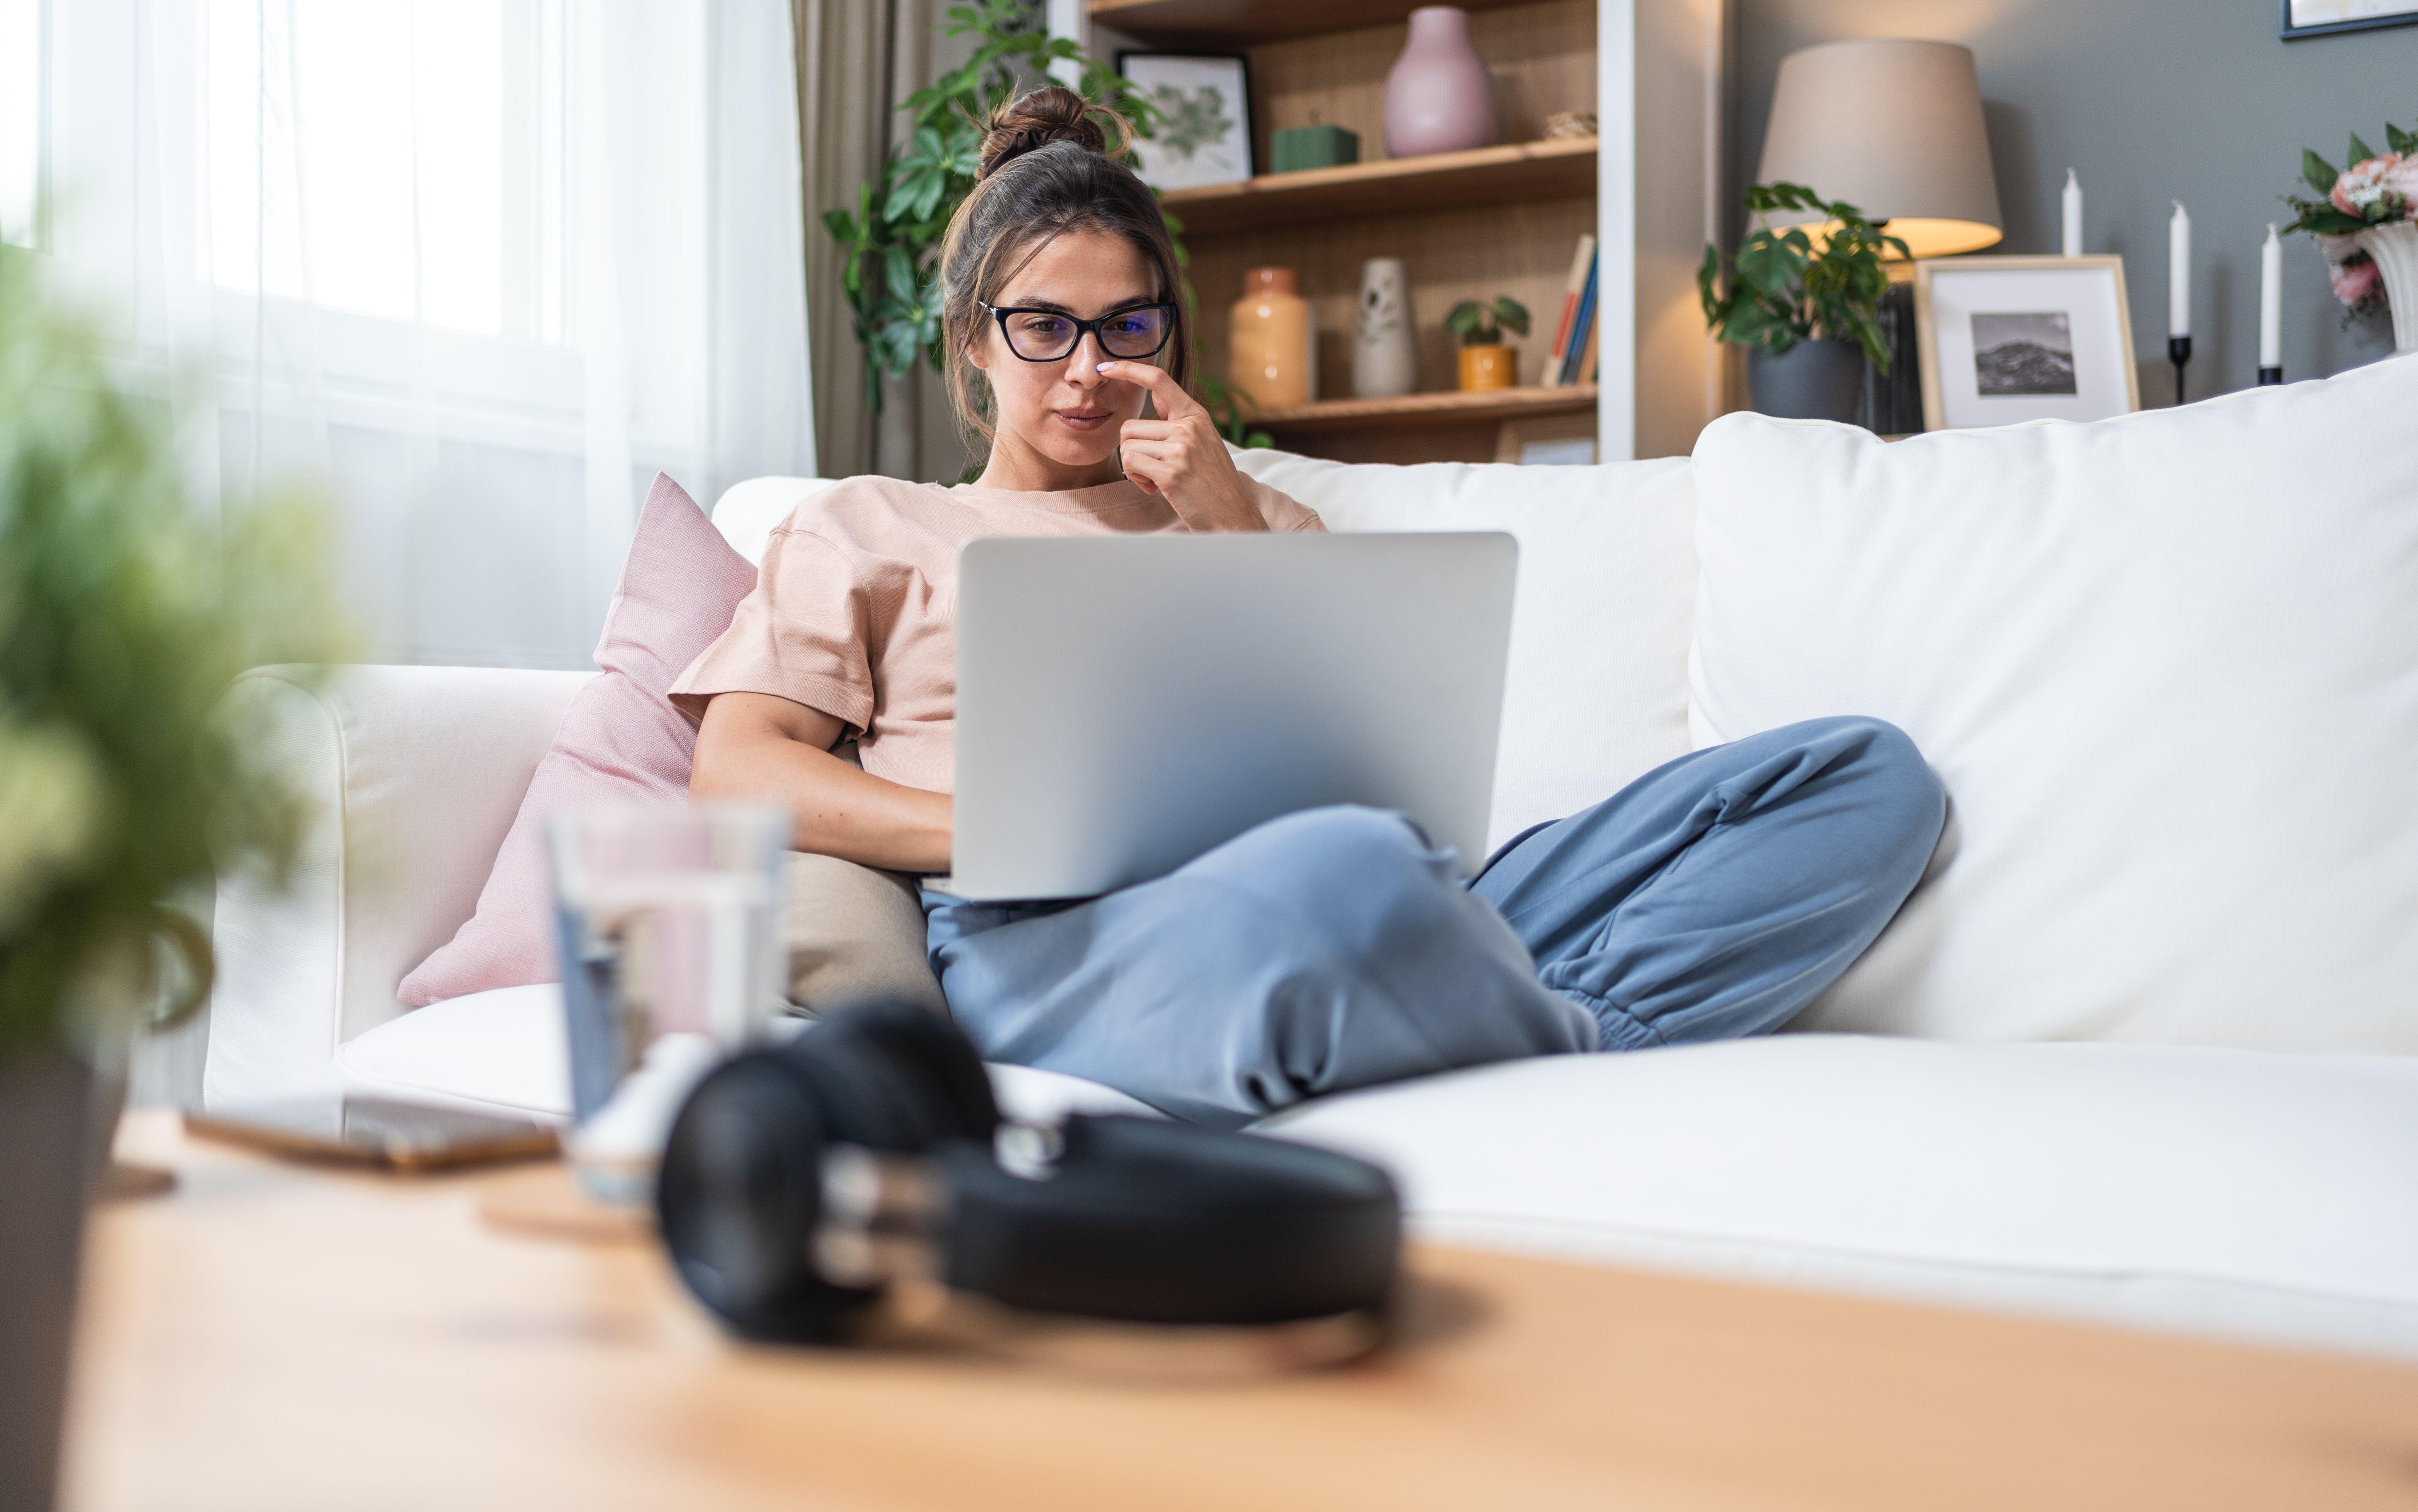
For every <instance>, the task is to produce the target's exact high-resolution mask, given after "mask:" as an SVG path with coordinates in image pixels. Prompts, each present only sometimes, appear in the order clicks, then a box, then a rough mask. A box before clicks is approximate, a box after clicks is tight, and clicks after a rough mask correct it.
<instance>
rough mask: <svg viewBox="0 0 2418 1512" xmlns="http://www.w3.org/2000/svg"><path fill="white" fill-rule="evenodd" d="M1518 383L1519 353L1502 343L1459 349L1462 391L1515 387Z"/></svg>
mask: <svg viewBox="0 0 2418 1512" xmlns="http://www.w3.org/2000/svg"><path fill="white" fill-rule="evenodd" d="M1519 385H1520V354H1519V353H1518V352H1517V351H1514V350H1513V349H1512V348H1510V347H1508V346H1504V345H1495V346H1464V347H1462V349H1461V387H1462V389H1463V390H1464V391H1468V390H1474V389H1516V388H1518V387H1519Z"/></svg>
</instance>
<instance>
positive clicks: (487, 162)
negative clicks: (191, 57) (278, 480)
mask: <svg viewBox="0 0 2418 1512" xmlns="http://www.w3.org/2000/svg"><path fill="white" fill-rule="evenodd" d="M8 3H18V4H22V3H24V0H0V4H8ZM563 3H564V0H404V3H400V4H379V5H363V4H361V3H360V0H210V3H209V5H208V15H207V28H208V31H207V49H206V51H207V58H206V61H205V63H204V68H205V69H207V78H206V80H205V90H204V94H205V98H206V99H207V100H208V107H207V108H208V130H207V133H206V139H207V145H206V146H205V147H204V148H203V149H202V150H204V151H205V152H206V153H207V161H206V162H205V163H203V164H201V165H200V166H201V167H202V168H203V169H204V173H203V181H204V182H205V183H207V185H208V186H209V188H208V206H207V213H208V217H209V232H208V235H207V237H205V238H203V240H202V243H201V249H200V250H201V254H202V257H203V261H204V265H205V266H204V267H203V268H202V272H203V275H204V276H205V277H206V278H208V279H210V280H213V281H215V282H216V283H219V284H221V285H222V286H223V287H226V288H230V289H235V290H238V291H242V292H246V293H251V292H259V293H263V294H268V295H270V296H275V297H282V298H290V299H297V300H301V301H305V302H308V303H312V304H317V305H323V306H328V307H330V308H333V309H339V310H348V311H356V312H359V313H363V314H370V315H379V316H384V317H386V318H388V319H391V320H400V321H410V322H415V323H421V324H426V325H432V326H439V327H445V328H451V329H455V330H461V331H466V332H471V333H475V334H479V335H487V336H515V337H521V338H525V339H528V340H533V341H540V342H545V343H549V344H553V343H559V342H560V341H561V340H562V337H563V299H564V293H565V290H564V283H565V280H564V278H563V276H562V267H563V257H562V251H563V248H562V237H563V214H564V171H563V170H564V153H563V140H564V132H563V128H562V121H563V83H564V78H563V76H564V69H563V59H564V45H563V44H564V37H563V24H564V18H563Z"/></svg>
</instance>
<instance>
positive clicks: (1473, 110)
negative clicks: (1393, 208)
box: [1385, 6, 1494, 158]
mask: <svg viewBox="0 0 2418 1512" xmlns="http://www.w3.org/2000/svg"><path fill="white" fill-rule="evenodd" d="M1492 145H1494V81H1493V80H1492V79H1491V78H1489V77H1488V76H1487V73H1486V61H1485V60H1484V59H1483V58H1480V57H1479V56H1478V55H1477V49H1476V48H1474V47H1472V46H1470V45H1469V12H1468V11H1466V10H1463V9H1462V8H1460V7H1458V6H1423V7H1421V8H1419V9H1416V10H1414V11H1412V12H1411V40H1410V45H1409V46H1407V47H1405V48H1403V49H1402V55H1401V56H1400V57H1399V58H1397V59H1395V60H1394V71H1393V72H1391V73H1388V74H1387V75H1385V150H1386V152H1388V153H1390V154H1391V155H1393V156H1394V157H1397V158H1417V157H1424V156H1425V155H1427V154H1428V153H1431V152H1460V151H1463V150H1465V149H1467V148H1470V147H1487V146H1492Z"/></svg>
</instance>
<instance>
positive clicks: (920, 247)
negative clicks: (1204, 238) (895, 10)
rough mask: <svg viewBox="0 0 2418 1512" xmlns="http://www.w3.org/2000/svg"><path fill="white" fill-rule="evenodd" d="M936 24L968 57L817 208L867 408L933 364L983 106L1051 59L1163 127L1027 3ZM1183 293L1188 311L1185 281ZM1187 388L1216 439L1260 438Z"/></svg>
mask: <svg viewBox="0 0 2418 1512" xmlns="http://www.w3.org/2000/svg"><path fill="white" fill-rule="evenodd" d="M941 29H942V34H943V35H944V36H947V37H950V38H972V41H973V51H972V53H971V54H970V55H969V56H968V57H967V58H966V60H965V62H963V63H961V64H959V65H958V66H957V67H956V68H954V69H950V70H948V71H947V72H946V73H943V74H942V75H941V77H940V78H938V79H936V80H934V81H933V83H932V84H930V85H929V86H928V87H926V88H923V89H918V90H917V91H915V92H914V93H913V94H911V95H910V96H908V97H907V102H906V103H905V104H904V105H901V106H900V107H899V109H900V110H902V111H904V112H906V113H907V114H908V115H910V116H911V118H912V120H913V123H914V129H913V131H912V133H911V136H910V137H909V139H908V140H907V142H905V143H904V144H903V145H900V146H898V147H896V148H895V149H893V151H892V152H891V154H890V157H889V160H888V161H887V162H886V163H884V165H883V168H882V174H881V176H880V179H878V180H876V181H875V182H873V183H869V184H865V185H862V186H860V187H859V188H858V191H857V199H856V206H855V207H854V208H853V209H835V210H827V211H825V212H824V213H823V224H824V226H825V228H826V229H828V230H829V231H830V232H831V234H832V237H834V239H835V240H837V241H838V242H839V244H840V247H841V250H842V252H843V253H844V254H845V256H846V259H847V261H846V262H845V263H844V264H843V265H842V271H841V274H840V283H841V287H842V288H843V290H844V291H845V292H846V294H847V296H848V302H849V325H850V327H851V328H852V329H853V330H854V331H855V333H856V339H857V343H858V344H859V345H861V346H862V347H863V348H864V349H865V399H866V402H867V403H868V404H870V405H873V407H874V408H876V409H880V407H881V402H882V385H883V384H884V383H886V382H890V381H894V380H895V379H898V378H901V377H904V376H906V374H908V373H910V372H911V371H912V370H913V369H914V367H915V364H916V363H917V362H918V361H919V360H920V361H922V362H925V363H926V364H928V365H929V366H930V368H931V370H932V371H933V372H935V373H938V372H940V371H941V288H940V252H941V236H942V234H943V233H945V232H946V231H947V229H948V225H949V217H950V216H951V215H952V214H954V213H955V212H956V207H957V205H958V203H959V202H960V201H962V200H963V199H964V198H965V197H966V195H967V194H968V193H969V192H971V191H972V189H973V186H974V172H975V169H976V168H977V167H978V166H979V165H980V162H981V159H982V138H983V130H982V122H983V120H984V119H985V117H987V115H989V114H990V113H991V111H992V110H993V109H995V108H996V107H997V106H999V105H1001V104H1002V103H1004V102H1006V101H1007V100H1009V99H1014V98H1015V97H1016V96H1017V95H1018V94H1020V93H1022V92H1023V91H1025V90H1027V89H1031V88H1033V87H1034V86H1035V85H1036V84H1040V83H1042V82H1044V81H1045V80H1046V79H1047V78H1048V75H1049V72H1050V69H1051V68H1052V67H1053V66H1055V65H1061V64H1072V65H1073V66H1074V72H1075V73H1076V82H1075V84H1074V86H1073V87H1074V89H1075V91H1076V93H1078V94H1079V95H1081V96H1082V97H1083V98H1084V99H1090V100H1096V101H1098V102H1099V103H1101V104H1103V105H1107V106H1109V107H1110V108H1111V109H1113V110H1115V111H1116V112H1117V113H1118V114H1119V115H1123V116H1124V117H1125V119H1126V120H1127V121H1129V122H1131V123H1132V124H1133V128H1134V133H1135V135H1136V137H1138V138H1139V139H1140V140H1143V141H1148V140H1150V139H1151V138H1152V137H1153V136H1154V135H1155V133H1156V132H1157V131H1159V130H1161V129H1162V127H1163V126H1164V125H1165V123H1164V122H1163V121H1162V119H1161V116H1160V113H1159V111H1158V109H1157V107H1156V106H1155V105H1153V104H1152V103H1151V102H1150V100H1149V99H1148V98H1147V97H1145V96H1144V95H1142V94H1141V93H1140V92H1139V91H1137V90H1136V89H1134V88H1133V87H1132V86H1131V85H1130V84H1127V83H1126V82H1125V78H1124V76H1123V75H1121V74H1119V73H1118V72H1117V71H1116V69H1114V68H1112V67H1110V65H1108V64H1105V63H1103V62H1101V61H1100V60H1099V59H1097V58H1095V57H1093V56H1092V55H1090V54H1089V53H1085V52H1084V51H1083V50H1082V49H1081V48H1080V47H1078V46H1077V45H1076V44H1075V43H1074V42H1073V41H1071V40H1069V39H1067V38H1063V37H1051V36H1050V35H1048V30H1047V28H1046V27H1045V26H1044V25H1043V23H1042V18H1041V14H1040V8H1039V7H1038V6H1037V5H1036V4H1034V3H1033V0H978V3H977V4H973V5H961V6H955V7H952V8H950V9H949V11H948V14H947V17H946V19H945V21H944V23H943V24H942V28H941ZM1112 145H1121V144H1112ZM1167 229H1168V232H1169V234H1170V235H1171V237H1174V238H1175V255H1176V260H1177V262H1178V263H1179V264H1183V265H1185V266H1189V257H1188V254H1187V253H1186V251H1185V247H1184V238H1183V230H1184V226H1183V222H1182V221H1178V220H1177V219H1176V218H1175V217H1174V216H1172V215H1170V216H1168V218H1167ZM1184 300H1185V303H1186V306H1187V307H1188V308H1189V309H1191V310H1192V311H1193V312H1194V313H1198V310H1199V299H1198V298H1197V297H1196V296H1195V295H1194V293H1193V291H1192V287H1191V284H1190V283H1189V282H1188V281H1187V282H1186V285H1185V288H1184ZM1196 345H1197V342H1196ZM1198 387H1199V388H1200V389H1201V399H1202V402H1203V403H1204V404H1205V405H1207V406H1208V408H1209V411H1210V413H1211V414H1212V415H1214V416H1215V417H1217V422H1218V428H1219V430H1220V431H1222V432H1223V433H1224V434H1225V435H1226V437H1227V439H1229V440H1231V441H1233V442H1235V443H1236V444H1237V445H1249V446H1266V445H1267V444H1268V438H1267V436H1266V435H1263V434H1261V433H1257V432H1253V431H1250V430H1249V429H1248V428H1247V425H1246V423H1245V422H1244V420H1243V419H1242V417H1241V402H1242V401H1244V400H1246V399H1247V396H1246V395H1242V394H1240V393H1239V392H1238V391H1237V390H1235V389H1233V388H1232V386H1230V385H1228V384H1226V383H1224V382H1222V381H1220V380H1219V379H1217V378H1216V377H1213V376H1207V375H1203V376H1202V377H1201V378H1200V379H1199V380H1198Z"/></svg>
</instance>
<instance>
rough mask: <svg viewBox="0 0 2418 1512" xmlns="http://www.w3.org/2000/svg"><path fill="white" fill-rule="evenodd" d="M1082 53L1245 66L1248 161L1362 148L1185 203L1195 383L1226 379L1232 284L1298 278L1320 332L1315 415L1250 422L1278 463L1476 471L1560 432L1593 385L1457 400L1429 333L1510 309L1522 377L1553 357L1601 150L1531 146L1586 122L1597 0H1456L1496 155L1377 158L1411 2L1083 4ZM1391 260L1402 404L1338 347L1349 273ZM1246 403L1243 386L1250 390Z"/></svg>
mask: <svg viewBox="0 0 2418 1512" xmlns="http://www.w3.org/2000/svg"><path fill="white" fill-rule="evenodd" d="M1088 4H1089V21H1090V24H1091V27H1092V29H1093V36H1092V38H1091V46H1092V48H1093V50H1094V52H1096V53H1100V54H1101V55H1104V56H1105V55H1109V54H1111V53H1114V52H1116V51H1117V50H1118V49H1119V48H1122V47H1125V46H1148V47H1158V48H1174V49H1183V48H1198V49H1200V50H1202V51H1220V52H1240V53H1244V54H1245V56H1246V57H1247V59H1248V66H1249V70H1250V82H1251V93H1252V119H1251V123H1250V124H1251V130H1252V132H1253V136H1254V147H1255V157H1256V160H1258V161H1260V162H1262V163H1265V162H1268V161H1270V160H1272V157H1273V154H1272V152H1271V150H1270V145H1269V139H1270V137H1271V136H1272V135H1273V134H1274V133H1275V132H1276V131H1278V130H1285V129H1286V128H1289V127H1295V126H1307V125H1310V124H1312V123H1313V121H1323V122H1326V123H1329V124H1332V125H1336V126H1341V127H1343V128H1345V129H1347V130H1351V131H1353V132H1354V133H1356V134H1357V135H1358V136H1359V138H1360V156H1361V160H1360V161H1359V162H1357V163H1354V164H1350V165H1347V166H1344V167H1339V168H1322V169H1312V170H1309V171H1308V172H1303V173H1294V174H1281V175H1274V174H1263V175H1262V176H1259V177H1256V178H1252V179H1249V180H1247V181H1244V182H1241V183H1235V184H1220V185H1214V186H1209V187H1204V188H1200V189H1189V190H1180V191H1173V192H1171V193H1170V194H1169V195H1168V196H1167V205H1168V208H1169V209H1170V210H1171V211H1172V212H1173V213H1174V214H1175V216H1176V218H1177V219H1178V220H1180V221H1182V222H1183V224H1184V236H1185V241H1186V246H1187V248H1188V249H1189V251H1190V252H1191V259H1192V268H1191V276H1192V284H1193V288H1194V290H1195V291H1196V292H1197V293H1198V294H1199V296H1200V299H1201V311H1200V332H1199V333H1200V335H1201V339H1202V342H1203V344H1204V346H1205V348H1206V366H1207V369H1208V371H1210V372H1212V373H1217V374H1225V373H1226V372H1227V370H1228V352H1227V334H1228V313H1227V312H1228V309H1229V307H1230V306H1232V303H1233V302H1234V300H1235V299H1236V298H1239V297H1240V296H1241V293H1242V287H1243V273H1244V270H1245V269H1247V268H1251V267H1292V268H1294V269H1296V270H1297V271H1298V272H1299V273H1300V275H1301V283H1302V292H1303V294H1304V295H1306V296H1307V297H1308V298H1309V300H1310V303H1311V305H1312V307H1313V309H1314V310H1315V312H1316V317H1317V321H1318V390H1317V391H1318V392H1319V393H1320V394H1321V395H1323V396H1331V397H1326V398H1324V399H1323V400H1322V401H1321V402H1320V403H1317V404H1313V405H1299V406H1294V407H1293V408H1290V409H1285V410H1272V411H1267V412H1263V413H1262V414H1261V415H1259V416H1258V417H1256V420H1257V423H1259V424H1260V425H1261V426H1262V427H1263V428H1265V429H1267V430H1268V431H1270V432H1271V433H1273V434H1274V435H1276V436H1277V439H1278V444H1279V445H1282V446H1285V447H1287V448H1288V449H1292V450H1300V451H1311V452H1314V453H1315V454H1318V455H1323V456H1330V457H1336V458H1339V459H1340V460H1347V461H1378V462H1439V461H1491V460H1492V458H1493V457H1494V455H1495V450H1496V447H1495V442H1496V436H1497V433H1498V432H1499V430H1500V428H1501V425H1502V422H1503V421H1504V420H1507V419H1515V418H1524V417H1528V416H1532V415H1544V414H1562V415H1570V414H1573V413H1575V412H1579V411H1583V410H1584V409H1586V408H1587V407H1589V405H1591V403H1592V396H1593V394H1594V392H1595V390H1594V389H1593V387H1592V386H1583V387H1572V388H1568V389H1543V388H1531V389H1512V390H1508V395H1509V396H1512V397H1507V395H1506V393H1505V392H1502V391H1498V392H1496V393H1492V394H1471V395H1464V394H1462V393H1460V392H1458V391H1457V390H1455V389H1453V387H1452V386H1453V384H1454V382H1455V379H1456V374H1457V368H1458V358H1457V355H1456V351H1455V343H1454V342H1453V340H1452V338H1451V337H1450V336H1448V335H1447V334H1446V331H1445V330H1444V328H1443V321H1444V315H1445V312H1446V311H1447V310H1449V309H1451V308H1452V306H1453V305H1455V304H1457V303H1459V302H1460V301H1461V300H1462V299H1477V300H1481V301H1491V300H1492V299H1493V298H1495V297H1496V296H1497V295H1505V294H1507V295H1509V296H1511V297H1512V298H1515V299H1518V300H1519V301H1520V302H1521V303H1522V304H1523V305H1525V306H1527V308H1528V311H1529V313H1530V315H1531V317H1532V319H1533V321H1534V325H1533V327H1532V328H1531V329H1530V331H1529V333H1528V335H1526V336H1525V337H1518V336H1513V337H1511V338H1510V341H1511V344H1512V345H1513V346H1514V347H1515V348H1517V349H1518V351H1519V354H1520V361H1519V370H1518V371H1519V374H1520V377H1521V378H1522V379H1523V381H1524V382H1527V383H1531V384H1533V383H1536V382H1537V381H1538V378H1539V377H1540V375H1541V374H1540V369H1541V367H1542V365H1543V360H1544V357H1545V354H1546V352H1547V351H1548V350H1549V349H1550V348H1551V347H1552V345H1553V332H1554V327H1555V325H1556V324H1557V322H1558V320H1559V317H1560V313H1561V304H1562V292H1563V284H1564V283H1565V281H1566V279H1567V277H1568V275H1569V263H1570V253H1571V252H1572V250H1573V248H1574V247H1575V245H1576V243H1577V241H1578V238H1579V237H1580V235H1581V234H1582V233H1593V232H1595V231H1596V230H1597V220H1598V217H1597V205H1596V200H1597V193H1596V190H1597V182H1598V174H1599V165H1598V161H1597V150H1596V149H1597V144H1596V142H1595V141H1594V140H1593V139H1592V138H1590V139H1584V140H1579V141H1553V142H1548V141H1545V140H1542V139H1543V136H1544V127H1545V120H1546V118H1547V117H1548V116H1550V115H1553V114H1555V113H1557V112H1561V111H1593V110H1595V109H1596V108H1597V100H1596V92H1597V72H1598V59H1597V53H1596V27H1597V11H1598V4H1599V0H1496V3H1492V4H1488V3H1486V0H1462V4H1463V8H1465V9H1467V10H1469V11H1470V12H1471V16H1470V35H1471V40H1472V41H1473V43H1474V44H1475V45H1476V47H1477V52H1478V54H1479V55H1480V56H1481V57H1483V58H1485V59H1486V61H1487V65H1488V69H1489V72H1490V73H1491V74H1492V78H1493V81H1494V88H1495V99H1496V106H1497V112H1498V116H1499V119H1500V123H1501V136H1502V144H1503V145H1497V146H1492V147H1482V148H1478V149H1476V150H1474V151H1469V152H1454V153H1442V154H1437V155H1434V156H1431V157H1422V158H1406V159H1391V158H1387V157H1386V156H1385V75H1386V73H1387V72H1388V71H1389V70H1390V69H1392V67H1393V65H1394V61H1395V59H1397V58H1398V57H1400V55H1401V52H1402V48H1403V45H1404V43H1405V41H1406V40H1407V38H1408V35H1409V28H1408V18H1409V16H1410V13H1411V11H1412V10H1413V9H1414V8H1416V7H1415V6H1414V5H1413V4H1411V3H1409V0H1282V3H1278V0H1088ZM1372 257H1399V258H1400V259H1402V261H1403V263H1404V265H1405V266H1406V267H1407V269H1408V271H1409V274H1410V285H1411V304H1412V313H1413V315H1414V317H1415V319H1416V324H1417V328H1418V331H1419V381H1420V385H1421V388H1422V389H1426V390H1438V391H1427V392H1420V393H1416V394H1413V395H1408V396H1405V397H1404V398H1402V399H1400V400H1358V399H1351V398H1345V397H1339V396H1348V395H1350V394H1351V392H1352V331H1353V324H1354V319H1355V317H1356V314H1357V309H1358V296H1359V287H1360V268H1361V265H1362V264H1363V263H1364V262H1366V261H1368V260H1369V259H1370V258H1372ZM1246 387H1247V385H1246Z"/></svg>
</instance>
